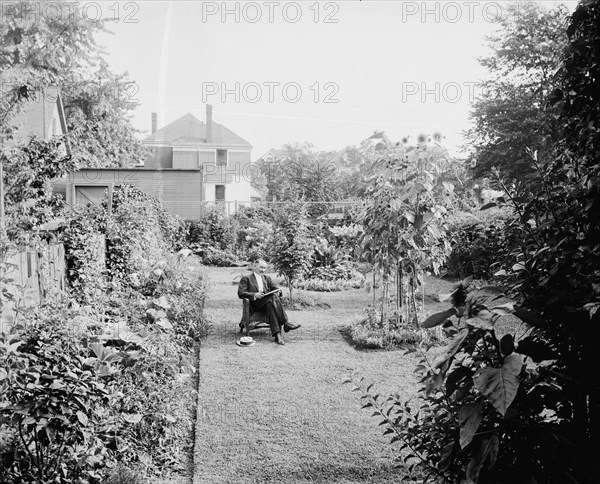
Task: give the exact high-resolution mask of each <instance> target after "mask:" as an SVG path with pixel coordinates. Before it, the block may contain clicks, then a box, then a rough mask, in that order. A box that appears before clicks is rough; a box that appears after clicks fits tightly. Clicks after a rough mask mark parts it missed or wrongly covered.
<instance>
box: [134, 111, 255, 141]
mask: <svg viewBox="0 0 600 484" xmlns="http://www.w3.org/2000/svg"><path fill="white" fill-rule="evenodd" d="M142 141H143V143H145V144H167V145H171V146H177V145H190V144H210V145H223V146H225V145H236V146H244V147H248V148H251V147H252V145H251V144H250V143H248V142H247V141H246V140H245V139H243V138H241V137H239V136H238V135H237V134H235V133H234V132H233V131H231V130H230V129H228V128H226V127H225V126H223V125H222V124H219V123H215V122H214V121H213V122H212V140H211V142H210V143H207V142H206V124H205V123H204V122H202V121H200V120H199V119H198V118H196V117H195V116H193V115H192V114H190V113H187V114H185V115H183V116H182V117H181V118H179V119H176V120H175V121H173V122H172V123H170V124H167V125H166V126H164V127H162V128H160V129H159V130H157V131H156V132H155V133H152V134H151V135H150V136H147V137H146V138H144V139H143V140H142Z"/></svg>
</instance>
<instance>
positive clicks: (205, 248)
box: [190, 243, 240, 267]
mask: <svg viewBox="0 0 600 484" xmlns="http://www.w3.org/2000/svg"><path fill="white" fill-rule="evenodd" d="M190 248H191V249H192V250H193V251H194V253H195V254H196V255H198V256H199V257H200V259H201V260H202V263H203V264H204V265H207V266H215V267H237V266H239V265H240V261H239V259H238V258H237V256H236V255H235V254H234V253H233V252H231V251H230V250H221V249H218V248H216V247H213V246H212V245H208V244H207V243H199V244H192V245H191V246H190Z"/></svg>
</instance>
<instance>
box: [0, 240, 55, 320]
mask: <svg viewBox="0 0 600 484" xmlns="http://www.w3.org/2000/svg"><path fill="white" fill-rule="evenodd" d="M6 263H7V264H6V267H5V269H6V274H3V276H5V277H6V278H8V279H12V281H9V282H8V283H6V287H5V288H4V287H3V289H7V290H8V292H9V293H11V294H13V295H14V297H15V300H9V299H8V298H7V297H6V296H5V295H4V294H2V293H1V292H0V304H1V308H2V309H1V311H2V312H1V313H0V323H2V328H0V331H5V330H6V328H5V326H6V324H12V322H13V321H14V316H15V309H17V308H26V307H30V306H34V305H36V304H39V303H40V302H42V301H44V300H45V298H46V297H48V296H49V295H50V294H52V293H53V292H56V291H64V289H65V285H66V268H65V250H64V247H63V246H62V244H47V243H45V242H41V243H39V244H38V245H37V246H36V247H31V248H28V249H26V250H23V251H21V252H16V253H13V254H10V252H9V255H8V257H7V258H6Z"/></svg>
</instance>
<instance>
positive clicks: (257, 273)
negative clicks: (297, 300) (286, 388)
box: [238, 259, 300, 345]
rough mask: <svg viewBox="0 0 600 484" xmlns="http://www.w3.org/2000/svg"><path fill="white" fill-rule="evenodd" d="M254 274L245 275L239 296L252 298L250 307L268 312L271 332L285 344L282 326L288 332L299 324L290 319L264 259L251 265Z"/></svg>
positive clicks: (278, 340) (277, 340) (241, 282)
mask: <svg viewBox="0 0 600 484" xmlns="http://www.w3.org/2000/svg"><path fill="white" fill-rule="evenodd" d="M251 268H252V274H250V275H248V276H243V277H242V279H241V280H240V284H239V286H238V297H239V298H240V299H243V298H248V299H250V307H251V308H252V311H258V312H264V313H267V317H268V318H269V325H270V326H271V334H272V335H273V337H274V338H275V341H276V342H277V343H278V344H280V345H283V344H285V343H284V341H283V337H282V336H281V327H283V330H284V331H285V332H286V333H287V332H288V331H292V330H293V329H298V328H299V327H300V325H299V324H293V323H290V322H289V321H288V317H287V314H286V313H285V309H283V306H282V304H281V299H279V297H280V296H281V289H280V288H279V287H278V286H277V285H276V284H275V283H273V281H272V280H271V278H270V277H269V276H266V275H265V271H266V270H267V263H266V262H265V261H264V260H262V259H257V260H256V261H254V262H253V263H252V265H251ZM276 289H279V291H278V292H275V293H273V294H269V295H268V296H265V295H264V294H265V293H267V292H270V291H273V290H276Z"/></svg>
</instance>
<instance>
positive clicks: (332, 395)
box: [194, 268, 450, 484]
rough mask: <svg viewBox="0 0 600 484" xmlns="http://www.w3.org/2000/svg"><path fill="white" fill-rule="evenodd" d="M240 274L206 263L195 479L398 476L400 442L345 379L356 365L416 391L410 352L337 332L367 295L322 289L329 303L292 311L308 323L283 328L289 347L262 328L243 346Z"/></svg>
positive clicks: (390, 384) (386, 389)
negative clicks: (206, 325) (365, 346)
mask: <svg viewBox="0 0 600 484" xmlns="http://www.w3.org/2000/svg"><path fill="white" fill-rule="evenodd" d="M239 274H240V269H232V268H211V269H209V277H210V279H211V284H210V286H211V289H210V293H209V296H210V299H209V301H208V302H207V307H206V315H207V317H208V318H209V319H210V320H211V321H213V323H214V330H213V333H212V334H211V336H209V338H208V339H207V341H205V342H203V343H202V346H201V348H200V364H199V369H200V375H199V376H200V385H199V393H198V395H199V397H198V415H197V427H196V444H195V453H194V466H195V471H194V483H198V484H199V483H227V484H229V483H232V482H236V483H240V484H242V483H248V484H250V483H252V484H254V483H286V484H295V483H305V482H313V483H314V482H322V483H325V482H327V483H339V484H342V483H344V484H350V483H364V482H369V483H390V482H399V481H400V479H401V478H402V477H403V475H404V474H403V471H402V470H401V469H395V468H394V456H395V451H394V448H393V447H391V446H390V445H389V444H388V438H387V436H386V437H384V436H382V428H380V427H377V424H378V421H377V420H376V419H375V418H372V417H371V416H370V415H371V413H370V412H368V411H367V410H361V408H360V404H359V401H358V395H357V394H356V393H353V392H352V391H351V386H350V385H347V384H343V383H342V381H343V380H344V379H345V378H346V377H347V376H349V375H350V374H351V373H352V372H353V371H355V370H358V372H359V373H360V374H361V375H362V376H364V377H366V378H367V379H368V380H370V381H371V382H373V383H375V387H376V389H377V391H379V392H381V393H383V394H388V393H390V394H391V393H395V392H399V393H400V394H401V395H406V397H407V398H411V397H412V396H414V393H415V390H416V385H415V378H414V376H413V368H414V364H415V358H414V356H412V355H409V356H403V354H402V353H403V351H401V350H399V351H373V350H370V351H361V350H357V349H355V348H353V347H352V346H350V345H349V344H348V343H347V342H346V340H345V339H344V337H343V336H342V334H341V333H340V329H341V328H342V327H344V326H347V325H348V324H350V323H351V322H352V321H353V320H356V319H360V318H361V316H362V311H363V309H364V308H365V307H366V306H367V305H368V304H369V302H370V296H369V295H368V294H367V293H366V292H365V291H364V289H359V290H353V291H344V292H339V293H319V294H318V297H319V298H321V299H323V300H324V301H326V302H328V303H329V304H330V305H331V309H326V310H317V311H309V310H306V311H289V312H288V314H289V315H290V320H291V321H293V322H296V323H300V324H302V328H300V329H299V330H297V331H294V332H290V333H288V334H286V335H284V338H285V341H286V345H285V346H279V345H277V344H275V343H274V341H273V338H272V337H271V336H270V333H269V330H268V329H259V330H256V331H253V332H252V333H251V335H252V336H253V337H254V339H255V340H256V344H255V345H254V346H251V347H246V348H240V347H238V346H236V345H235V342H236V340H237V339H238V338H239V336H240V334H239V328H238V323H239V320H240V317H241V307H242V305H241V301H240V300H239V299H238V298H237V294H236V291H237V286H235V285H233V284H232V281H233V279H234V277H235V276H236V275H239ZM436 285H439V283H437V282H436ZM441 285H442V286H444V288H445V289H446V290H447V288H448V287H449V285H450V284H449V283H448V284H446V283H441ZM438 289H439V288H436V292H437V290H438ZM438 304H439V303H438ZM436 306H437V305H436ZM439 306H440V307H444V308H445V307H446V303H443V304H440V305H439ZM427 309H428V310H432V311H433V310H436V309H437V308H436V307H431V308H430V307H428V308H427Z"/></svg>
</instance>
